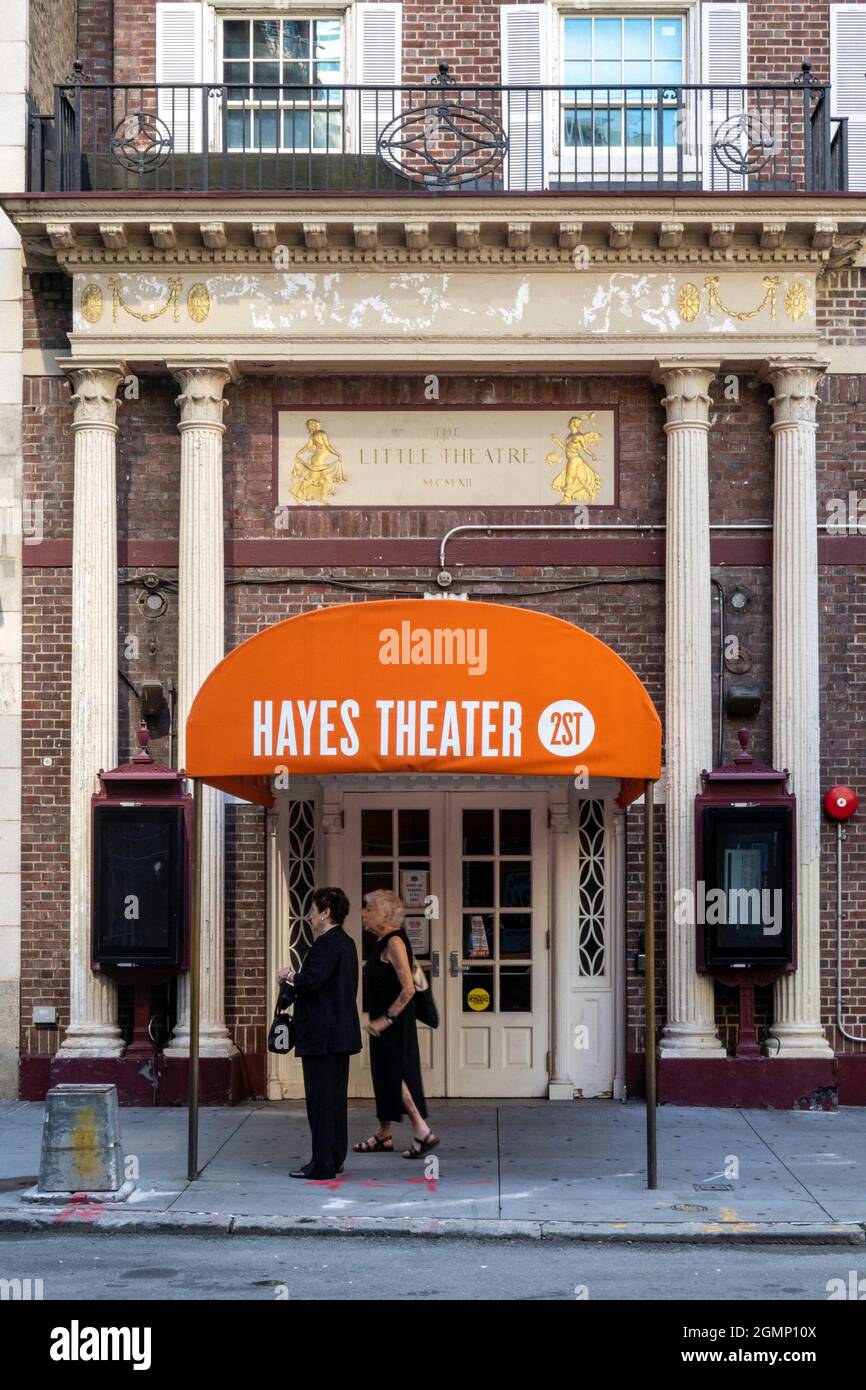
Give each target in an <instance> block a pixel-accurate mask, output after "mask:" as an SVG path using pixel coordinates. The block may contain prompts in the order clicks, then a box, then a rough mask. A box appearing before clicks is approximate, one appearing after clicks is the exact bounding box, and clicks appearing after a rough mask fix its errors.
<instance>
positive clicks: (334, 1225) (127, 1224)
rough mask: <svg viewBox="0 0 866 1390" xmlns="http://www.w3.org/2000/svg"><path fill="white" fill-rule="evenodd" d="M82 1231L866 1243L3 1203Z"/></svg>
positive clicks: (4, 1227) (815, 1234) (813, 1235)
mask: <svg viewBox="0 0 866 1390" xmlns="http://www.w3.org/2000/svg"><path fill="white" fill-rule="evenodd" d="M25 1231H64V1232H65V1231H82V1232H84V1233H85V1234H87V1235H90V1234H92V1233H94V1232H97V1233H99V1234H104V1235H112V1234H117V1235H156V1234H159V1235H168V1234H172V1235H197V1236H201V1235H213V1236H231V1235H238V1236H301V1235H303V1236H322V1235H324V1236H333V1235H336V1236H388V1237H392V1238H397V1237H402V1238H404V1239H406V1238H412V1237H415V1238H417V1237H424V1236H428V1237H429V1236H442V1237H445V1238H446V1239H450V1240H461V1239H462V1240H466V1239H471V1240H575V1241H585V1242H586V1241H605V1242H610V1241H613V1242H622V1243H626V1244H651V1245H671V1244H676V1245H735V1246H739V1245H768V1244H769V1245H866V1230H864V1227H863V1226H862V1225H857V1224H856V1223H844V1222H832V1223H831V1222H828V1223H825V1224H819V1223H817V1222H796V1221H765V1222H748V1221H737V1222H731V1223H730V1224H727V1223H721V1222H702V1221H684V1222H680V1223H674V1222H662V1221H634V1222H629V1221H617V1222H610V1221H598V1222H592V1221H583V1222H581V1221H489V1220H488V1221H485V1220H477V1221H473V1220H461V1219H459V1218H444V1219H442V1220H436V1219H432V1218H423V1217H416V1218H398V1219H396V1220H394V1219H391V1218H390V1217H384V1216H379V1217H376V1216H358V1217H303V1216H301V1217H296V1216H230V1215H228V1214H226V1213H225V1212H166V1211H160V1212H152V1213H149V1212H144V1211H139V1212H135V1213H133V1212H119V1211H106V1210H105V1208H104V1207H103V1206H96V1205H92V1206H85V1205H83V1204H76V1205H75V1206H74V1207H69V1206H66V1207H56V1208H55V1209H53V1210H45V1209H40V1210H30V1211H18V1210H15V1211H12V1210H9V1209H8V1208H7V1209H5V1210H0V1235H12V1234H15V1233H18V1232H25Z"/></svg>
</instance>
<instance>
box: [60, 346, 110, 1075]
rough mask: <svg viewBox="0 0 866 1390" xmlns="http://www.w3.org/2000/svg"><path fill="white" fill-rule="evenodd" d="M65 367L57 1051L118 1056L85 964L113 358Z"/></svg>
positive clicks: (105, 592)
mask: <svg viewBox="0 0 866 1390" xmlns="http://www.w3.org/2000/svg"><path fill="white" fill-rule="evenodd" d="M63 365H64V366H66V367H67V370H68V371H69V374H70V377H71V379H72V385H73V388H74V392H73V396H72V402H73V405H74V406H75V416H74V419H73V424H72V429H73V433H74V435H75V474H74V493H73V531H72V673H71V688H70V698H69V733H70V764H71V777H70V793H69V1026H68V1028H67V1029H66V1036H65V1038H64V1040H63V1043H62V1044H61V1047H60V1056H62V1057H119V1056H120V1055H121V1053H122V1052H123V1046H124V1045H123V1039H122V1037H121V1033H120V1029H119V1027H118V1024H117V986H116V985H115V983H114V981H113V980H110V979H109V978H108V977H107V976H105V975H95V974H94V973H93V971H92V970H91V968H90V905H91V893H92V886H93V885H92V876H91V843H90V840H91V836H90V824H91V818H90V798H91V796H92V794H93V792H95V791H98V790H99V778H98V776H97V774H98V772H99V770H100V769H101V768H104V769H105V770H106V771H107V770H108V769H109V768H112V767H115V766H116V764H117V760H118V758H117V491H116V475H117V466H116V449H115V442H116V435H117V424H116V416H117V406H118V400H117V388H118V386H119V385H120V383H121V382H122V381H123V378H124V375H125V369H124V368H123V367H122V366H121V365H120V364H110V365H107V366H103V365H95V366H88V367H81V368H79V369H75V368H74V367H73V366H72V365H71V364H68V363H65V364H63Z"/></svg>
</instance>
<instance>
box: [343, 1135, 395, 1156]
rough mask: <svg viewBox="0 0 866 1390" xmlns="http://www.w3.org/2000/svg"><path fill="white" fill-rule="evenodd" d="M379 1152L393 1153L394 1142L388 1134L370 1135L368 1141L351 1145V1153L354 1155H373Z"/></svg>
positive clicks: (364, 1140)
mask: <svg viewBox="0 0 866 1390" xmlns="http://www.w3.org/2000/svg"><path fill="white" fill-rule="evenodd" d="M380 1150H381V1152H382V1153H386V1154H389V1153H393V1152H394V1140H393V1138H392V1137H391V1135H390V1134H384V1135H383V1134H371V1135H370V1138H369V1139H363V1140H362V1141H361V1143H360V1144H353V1145H352V1152H353V1153H356V1154H374V1153H377V1152H379V1151H380Z"/></svg>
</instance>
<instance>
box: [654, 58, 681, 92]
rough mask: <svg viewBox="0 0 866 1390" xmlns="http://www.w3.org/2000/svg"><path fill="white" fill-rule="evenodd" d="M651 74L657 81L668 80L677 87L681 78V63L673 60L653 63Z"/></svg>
mask: <svg viewBox="0 0 866 1390" xmlns="http://www.w3.org/2000/svg"><path fill="white" fill-rule="evenodd" d="M653 76H654V78H655V81H656V82H658V83H662V82H664V83H668V82H669V83H671V84H672V85H673V86H675V87H678V86H679V85H680V83H681V82H682V80H683V65H682V63H673V62H670V63H669V62H664V63H654V64H653Z"/></svg>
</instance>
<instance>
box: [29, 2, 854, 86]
mask: <svg viewBox="0 0 866 1390" xmlns="http://www.w3.org/2000/svg"><path fill="white" fill-rule="evenodd" d="M517 2H518V3H523V0H517ZM42 3H43V5H46V4H48V0H42ZM70 3H71V0H70ZM526 3H532V0H526ZM852 3H853V0H852ZM113 7H114V17H113V32H114V78H115V81H117V82H136V81H140V82H152V81H153V80H154V78H155V73H156V29H155V20H154V12H155V8H156V0H113ZM626 8H627V6H626ZM81 10H82V14H81V17H80V19H79V26H80V32H81V35H82V39H83V42H82V44H81V45H80V47H81V48H82V53H83V54H87V55H88V57H89V66H88V68H87V70H88V72H89V73H91V75H93V76H96V75H97V73H98V74H99V76H100V77H101V76H102V75H107V73H108V67H107V64H108V55H107V53H106V52H105V49H104V45H103V42H102V39H101V35H102V34H107V33H110V32H111V15H110V10H111V0H82V4H81ZM829 13H830V11H829V5H828V4H827V3H818V4H814V5H813V4H809V3H808V2H807V0H751V2H750V4H749V8H748V46H749V61H748V80H749V81H750V82H791V81H793V79H794V78H795V77H796V76H797V75H798V74H799V72H800V64H801V62H802V61H803V60H804V59H808V60H809V61H811V63H812V72H813V74H814V76H816V77H818V78H819V79H820V80H821V81H829V76H830V21H829ZM440 60H441V61H444V62H447V63H450V64H451V67H452V71H453V73H454V75H455V76H456V77H457V79H458V81H462V82H499V81H501V71H502V68H501V55H500V17H499V0H475V3H474V4H465V5H452V4H447V3H444V0H403V80H404V81H405V82H424V83H426V82H428V81H429V80H430V78H431V77H432V76H433V75H434V74H435V72H436V65H437V63H438V62H439V61H440ZM697 80H700V79H699V78H698V79H697Z"/></svg>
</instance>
